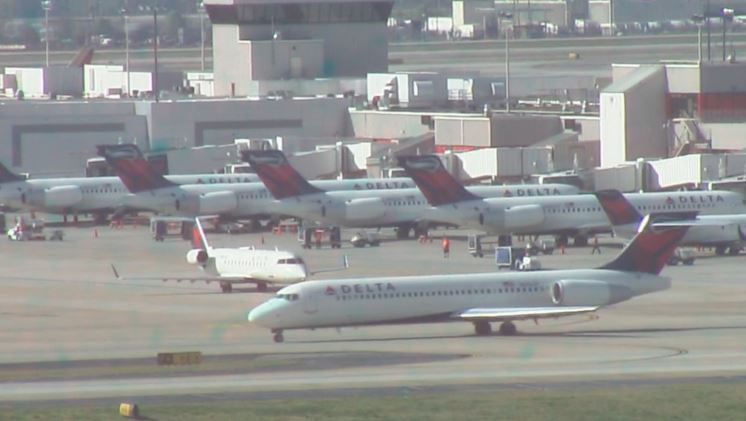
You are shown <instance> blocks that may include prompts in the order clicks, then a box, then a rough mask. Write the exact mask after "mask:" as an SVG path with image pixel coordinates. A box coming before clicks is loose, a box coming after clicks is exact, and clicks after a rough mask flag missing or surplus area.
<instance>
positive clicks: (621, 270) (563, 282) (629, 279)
mask: <svg viewBox="0 0 746 421" xmlns="http://www.w3.org/2000/svg"><path fill="white" fill-rule="evenodd" d="M687 229H688V226H686V225H684V226H678V227H666V228H662V229H653V228H652V227H651V226H650V217H649V216H647V217H646V218H645V219H644V220H643V222H642V223H641V225H640V230H639V233H638V234H637V235H636V236H635V237H634V238H633V239H632V241H631V242H630V243H629V244H628V245H627V246H626V247H625V248H624V250H622V252H621V253H620V254H619V255H618V256H617V257H616V258H615V259H614V260H612V261H611V262H609V263H607V264H605V265H603V266H601V267H599V268H596V269H565V270H547V271H537V272H520V273H478V274H461V275H431V276H407V277H386V278H367V279H366V278H363V279H341V280H318V281H308V282H304V283H302V284H296V285H291V286H289V287H285V288H283V289H281V290H280V291H278V292H277V294H276V295H275V296H274V297H273V298H271V299H270V300H268V301H266V302H264V303H262V304H260V305H259V306H257V307H255V308H254V309H252V310H251V311H250V312H249V314H248V320H249V322H252V323H256V324H257V325H259V326H262V327H265V328H268V329H270V330H271V332H272V333H273V335H274V341H275V342H282V341H283V340H284V338H283V331H285V330H289V329H316V328H325V327H326V328H340V327H346V326H366V325H383V324H409V323H426V322H446V321H465V322H471V323H473V324H474V329H475V333H476V334H477V335H489V334H490V333H491V332H492V327H491V324H490V323H492V322H501V325H500V334H502V335H514V334H516V332H517V329H516V326H515V325H514V323H513V322H514V321H517V320H534V321H537V320H538V319H540V318H558V317H563V316H571V315H578V314H584V313H593V312H595V311H597V310H599V309H600V308H602V307H606V306H609V305H612V304H616V303H619V302H622V301H627V300H629V299H631V298H633V297H636V296H639V295H643V294H648V293H652V292H657V291H662V290H665V289H668V288H669V287H670V286H671V282H670V279H668V278H664V277H661V276H659V274H660V272H661V270H662V269H663V267H664V266H665V264H666V261H667V260H668V258H669V257H670V255H671V254H672V253H673V252H674V249H675V248H676V246H677V245H678V242H679V241H680V240H681V238H682V237H683V236H684V234H685V233H686V231H687Z"/></svg>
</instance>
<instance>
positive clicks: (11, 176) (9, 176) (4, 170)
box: [0, 162, 25, 183]
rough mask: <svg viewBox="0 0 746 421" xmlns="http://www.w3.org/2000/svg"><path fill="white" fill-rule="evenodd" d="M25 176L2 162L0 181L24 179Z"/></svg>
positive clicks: (0, 164)
mask: <svg viewBox="0 0 746 421" xmlns="http://www.w3.org/2000/svg"><path fill="white" fill-rule="evenodd" d="M23 180H25V178H24V177H23V176H20V175H18V174H16V173H14V172H13V171H11V170H9V169H8V167H6V166H5V165H4V164H3V163H1V162H0V183H9V182H11V181H23Z"/></svg>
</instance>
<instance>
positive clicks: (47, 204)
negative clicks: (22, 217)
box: [21, 186, 83, 209]
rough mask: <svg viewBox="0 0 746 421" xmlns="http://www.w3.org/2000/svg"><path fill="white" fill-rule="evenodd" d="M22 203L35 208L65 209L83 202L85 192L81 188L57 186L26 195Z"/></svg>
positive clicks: (33, 191)
mask: <svg viewBox="0 0 746 421" xmlns="http://www.w3.org/2000/svg"><path fill="white" fill-rule="evenodd" d="M21 201H22V202H23V203H24V204H26V205H31V206H34V207H40V208H50V209H64V208H69V207H71V206H73V205H76V204H78V203H80V202H82V201H83V192H82V191H81V190H80V187H79V186H55V187H50V188H48V189H44V190H31V191H29V192H27V193H24V194H23V195H22V197H21Z"/></svg>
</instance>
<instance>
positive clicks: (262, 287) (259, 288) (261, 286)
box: [256, 282, 267, 292]
mask: <svg viewBox="0 0 746 421" xmlns="http://www.w3.org/2000/svg"><path fill="white" fill-rule="evenodd" d="M256 290H257V291H259V292H267V283H266V282H257V284H256Z"/></svg>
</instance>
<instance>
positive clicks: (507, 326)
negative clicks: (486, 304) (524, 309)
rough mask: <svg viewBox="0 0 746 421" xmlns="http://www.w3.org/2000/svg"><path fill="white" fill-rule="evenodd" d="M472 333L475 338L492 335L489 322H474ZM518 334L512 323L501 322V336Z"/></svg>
mask: <svg viewBox="0 0 746 421" xmlns="http://www.w3.org/2000/svg"><path fill="white" fill-rule="evenodd" d="M474 332H475V333H476V334H477V336H488V335H490V334H491V333H492V325H490V322H485V321H479V322H474ZM517 332H518V329H516V327H515V325H514V324H513V322H503V323H502V324H500V334H501V335H503V336H513V335H515V334H516V333H517Z"/></svg>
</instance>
